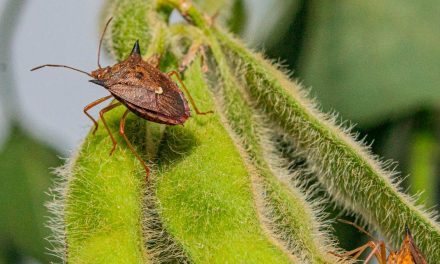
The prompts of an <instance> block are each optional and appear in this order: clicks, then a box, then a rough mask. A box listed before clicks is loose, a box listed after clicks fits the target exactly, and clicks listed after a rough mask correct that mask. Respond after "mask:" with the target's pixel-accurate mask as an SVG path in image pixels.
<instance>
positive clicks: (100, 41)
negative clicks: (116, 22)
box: [98, 17, 113, 69]
mask: <svg viewBox="0 0 440 264" xmlns="http://www.w3.org/2000/svg"><path fill="white" fill-rule="evenodd" d="M112 19H113V17H111V18H110V19H109V20H108V21H107V23H106V24H105V27H104V31H103V32H102V35H101V39H100V40H99V48H98V67H99V68H100V69H101V68H102V67H101V64H100V63H99V57H101V46H102V40H103V39H104V35H105V32H106V31H107V27H108V25H109V24H110V22H111V21H112Z"/></svg>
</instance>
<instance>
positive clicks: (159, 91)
mask: <svg viewBox="0 0 440 264" xmlns="http://www.w3.org/2000/svg"><path fill="white" fill-rule="evenodd" d="M154 92H155V93H157V94H162V93H163V89H162V87H158V88H156V90H155V91H154Z"/></svg>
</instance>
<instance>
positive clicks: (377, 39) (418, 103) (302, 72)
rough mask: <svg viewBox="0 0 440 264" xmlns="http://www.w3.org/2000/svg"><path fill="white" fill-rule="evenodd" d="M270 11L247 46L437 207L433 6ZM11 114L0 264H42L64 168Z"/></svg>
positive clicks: (346, 234) (348, 233)
mask: <svg viewBox="0 0 440 264" xmlns="http://www.w3.org/2000/svg"><path fill="white" fill-rule="evenodd" d="M10 2H11V3H12V2H14V1H10ZM200 2H202V1H200ZM287 2H288V3H287ZM431 2H432V3H431ZM246 3H249V2H246ZM272 3H274V5H278V6H282V7H284V8H279V9H277V10H278V13H277V16H270V10H267V11H266V12H268V14H269V15H267V16H264V17H262V19H261V22H260V23H265V20H267V19H274V21H273V23H271V24H272V25H273V26H272V28H271V29H270V30H268V31H264V32H259V33H258V34H260V35H257V36H252V39H254V40H256V41H258V43H253V44H254V46H256V47H264V48H265V49H266V50H267V54H269V56H270V57H272V58H273V59H278V58H281V60H282V61H284V62H285V64H286V67H287V68H289V69H291V70H294V75H295V77H297V78H299V79H300V80H302V81H303V82H304V83H305V84H306V85H307V86H311V87H312V94H313V95H315V96H316V97H317V99H318V101H319V102H320V104H322V106H323V108H324V109H325V110H335V111H336V112H339V113H341V116H342V117H343V118H344V119H348V120H351V121H353V122H354V123H358V124H359V126H358V129H357V130H358V131H359V132H360V133H361V135H368V138H367V139H368V141H371V140H373V139H375V141H374V143H373V145H372V147H373V150H374V152H375V153H377V154H380V155H382V156H384V157H385V158H392V159H394V160H397V161H399V164H400V166H399V169H400V170H401V171H402V175H403V176H405V175H408V174H409V175H410V176H409V177H407V178H406V180H405V181H403V183H402V184H403V185H404V186H411V189H410V191H411V192H412V193H416V192H419V191H423V190H425V192H424V193H423V195H422V198H423V199H422V200H421V201H424V202H425V203H426V204H427V205H428V206H435V205H438V203H439V193H440V192H439V186H440V182H439V180H438V177H437V175H438V172H439V168H440V166H439V137H440V136H439V135H440V117H439V116H440V115H439V110H440V109H439V102H440V101H439V99H440V87H439V84H440V79H439V78H440V77H439V76H440V75H439V74H438V73H439V72H440V68H439V66H440V64H439V63H438V62H439V61H440V35H439V33H438V24H439V22H440V21H439V16H438V15H437V14H438V13H439V11H440V10H439V9H440V5H438V3H436V2H435V1H430V2H426V1H425V2H414V1H409V0H405V1H398V2H396V1H378V0H377V1H368V2H365V1H360V0H357V1H337V2H322V1H316V0H313V1H305V0H304V1H281V0H278V1H275V0H272ZM244 7H245V4H244V2H243V1H234V4H233V9H232V10H233V12H232V14H231V15H230V16H229V17H228V23H229V25H230V26H231V28H232V29H234V30H235V32H241V33H242V34H245V32H246V31H245V27H244V26H243V25H246V21H247V18H248V17H249V16H250V15H251V14H249V13H246V10H249V9H246V8H244ZM11 8H12V6H11ZM14 8H15V7H14ZM13 10H16V12H17V14H18V13H19V11H20V9H19V8H17V9H13ZM210 12H212V13H215V10H211V11H210ZM6 16H7V13H4V14H2V17H1V19H2V23H4V21H5V19H6V18H7V17H6ZM17 17H18V16H17ZM1 28H2V32H1V33H2V40H3V39H7V38H8V37H9V38H12V33H13V32H12V31H13V29H9V30H10V31H8V32H9V34H5V33H7V32H6V30H5V27H1ZM9 48H10V46H8V42H5V41H2V46H1V50H0V52H1V53H0V54H2V56H9V55H7V54H8V49H9ZM9 74H10V73H9ZM3 80H4V79H3ZM3 80H2V81H3ZM4 83H6V85H7V86H8V87H7V89H8V91H9V92H7V93H5V92H4V91H5V90H3V91H2V92H3V93H2V94H1V96H2V99H3V100H2V102H6V101H7V100H13V99H11V98H13V96H14V93H13V86H14V82H13V81H10V82H4ZM6 98H7V99H6ZM5 105H7V104H2V106H5ZM6 107H8V106H6ZM79 111H80V109H79ZM9 114H10V132H9V138H8V139H7V140H6V143H3V145H2V146H1V149H0V182H1V185H0V201H1V203H0V263H14V262H19V261H21V260H22V259H23V258H24V257H25V256H32V257H33V258H35V259H38V260H40V261H41V262H43V263H46V262H48V261H49V260H50V256H48V255H47V254H44V252H45V249H44V248H45V247H46V244H45V243H46V242H45V241H44V240H43V238H44V237H46V236H47V235H48V230H47V229H46V228H45V227H44V221H45V219H44V215H45V214H46V213H45V209H44V207H43V203H44V201H45V200H47V198H48V197H47V196H46V195H45V194H44V192H45V191H47V189H48V186H49V184H50V179H51V177H52V176H51V173H50V169H49V168H52V167H56V166H58V165H59V164H60V163H61V161H60V160H59V159H58V157H57V153H56V151H54V150H53V148H52V147H53V146H47V145H46V144H44V143H42V142H40V141H39V140H38V139H35V138H33V137H32V136H30V135H29V134H28V133H27V132H26V131H25V130H23V129H22V128H21V125H20V124H19V123H17V122H16V121H17V120H16V119H17V117H18V115H17V113H12V112H9ZM164 184H165V183H164ZM339 217H343V218H349V216H341V215H339ZM336 230H337V231H336V232H337V235H338V237H339V241H340V242H341V245H342V246H343V247H345V248H347V249H352V248H354V247H356V244H359V243H362V241H361V240H362V236H360V235H359V233H357V232H356V231H354V230H353V229H352V228H350V227H345V226H343V225H338V226H337V227H336ZM356 242H357V243H356Z"/></svg>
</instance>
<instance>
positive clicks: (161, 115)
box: [31, 19, 212, 178]
mask: <svg viewBox="0 0 440 264" xmlns="http://www.w3.org/2000/svg"><path fill="white" fill-rule="evenodd" d="M110 21H111V19H110V20H109V21H108V22H107V24H106V26H105V28H104V32H103V33H102V36H101V40H100V43H99V49H98V67H99V68H98V69H97V70H95V71H92V72H91V73H88V72H85V71H82V70H78V69H76V68H73V67H70V66H66V65H59V64H45V65H41V66H38V67H35V68H33V69H32V70H31V71H34V70H37V69H40V68H43V67H63V68H68V69H71V70H75V71H78V72H81V73H84V74H86V75H88V76H90V77H92V78H93V80H90V82H92V83H95V84H98V85H100V86H103V87H104V88H106V89H107V90H108V91H109V92H110V94H111V95H108V96H105V97H103V98H100V99H98V100H96V101H94V102H92V103H90V104H88V105H87V106H86V107H84V113H85V114H86V115H87V116H88V117H89V118H90V120H92V121H93V123H94V124H95V128H94V130H93V134H94V133H95V132H96V130H97V128H98V122H97V121H96V120H95V119H94V118H93V117H92V116H91V115H90V114H89V113H88V112H87V111H88V110H90V109H91V108H93V107H94V106H96V105H98V104H100V103H102V102H104V101H106V100H108V99H110V98H115V99H116V100H117V101H118V102H116V103H113V104H110V105H109V106H107V107H105V108H103V109H102V110H101V111H100V112H99V116H100V119H101V120H102V123H103V124H104V126H105V128H106V130H107V132H108V134H109V136H110V138H111V140H112V142H113V147H112V149H111V151H110V155H111V154H112V153H113V152H114V150H115V148H116V144H117V143H116V140H115V139H114V137H113V135H112V132H111V130H110V128H109V127H108V125H107V122H106V121H105V118H104V114H105V113H106V112H108V111H110V110H112V109H114V108H116V107H118V106H120V105H122V104H123V105H125V106H126V107H127V110H126V111H125V113H124V114H123V115H122V118H121V120H120V124H119V133H120V134H121V136H122V137H123V138H124V139H125V141H126V143H127V146H128V147H129V149H130V150H131V151H132V152H133V154H134V155H135V156H136V158H137V159H138V160H139V161H140V162H141V164H142V166H143V167H144V168H145V172H146V174H147V178H148V176H149V169H148V166H147V164H146V163H145V162H144V161H143V159H142V158H141V157H140V156H139V154H138V153H137V152H136V150H135V149H134V147H133V146H132V144H131V143H130V141H129V140H128V138H127V136H126V135H125V120H126V118H127V115H128V113H129V112H133V113H135V114H136V115H137V116H139V117H141V118H143V119H146V120H149V121H152V122H155V123H161V124H167V125H179V124H183V123H184V122H185V121H186V120H187V119H188V118H189V117H190V116H191V113H190V109H189V106H188V102H187V100H186V98H185V95H184V94H183V92H182V91H181V90H180V89H179V87H178V86H177V84H176V83H175V82H173V81H172V80H171V76H172V75H175V76H176V78H177V79H178V81H179V82H180V84H181V86H182V88H183V89H184V90H185V92H186V93H187V95H188V99H189V100H190V102H191V105H192V106H193V108H194V111H195V112H196V113H197V114H207V113H212V111H208V112H200V111H199V110H198V108H197V106H196V105H195V103H194V100H193V98H192V97H191V94H190V93H189V91H188V89H187V88H186V86H185V84H184V83H183V82H182V80H181V79H180V77H179V74H178V73H177V72H176V71H171V72H169V73H167V74H165V73H162V72H161V71H160V70H158V69H157V68H156V67H155V66H153V65H151V64H150V63H148V62H147V61H144V60H143V59H142V57H141V51H140V47H139V41H136V42H135V44H134V47H133V50H132V51H131V54H130V55H129V56H128V58H127V59H126V60H124V61H122V62H120V63H117V64H115V65H113V66H109V67H105V68H102V67H101V65H100V64H99V57H100V53H101V46H102V39H103V36H104V34H105V31H106V29H107V27H108V25H109V23H110Z"/></svg>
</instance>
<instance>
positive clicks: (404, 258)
mask: <svg viewBox="0 0 440 264" xmlns="http://www.w3.org/2000/svg"><path fill="white" fill-rule="evenodd" d="M338 221H339V222H342V223H344V224H348V225H351V226H354V227H355V228H357V229H358V230H359V231H360V232H362V233H364V234H367V235H368V236H369V237H371V238H373V237H372V236H371V235H370V234H369V233H368V232H367V231H365V229H363V228H362V227H360V226H358V225H356V224H355V223H353V222H350V221H346V220H342V219H338ZM405 230H406V236H405V239H404V240H403V242H402V246H401V247H400V250H398V251H393V250H390V249H388V251H389V254H388V257H387V255H386V252H387V248H386V246H385V242H383V241H368V242H367V243H366V244H365V245H363V246H360V247H358V248H355V249H353V250H351V251H348V252H345V253H344V254H335V255H336V256H338V257H341V258H342V257H351V260H357V259H358V258H359V257H360V255H361V254H362V253H363V252H364V251H366V250H367V249H368V248H370V249H371V252H370V254H369V255H368V256H367V258H366V259H365V262H364V264H367V263H369V262H370V260H372V259H373V257H375V258H376V259H377V262H378V263H379V264H427V263H428V262H427V261H426V259H425V257H423V255H422V253H421V251H420V249H419V248H418V247H417V246H416V244H415V242H414V239H413V237H412V235H411V232H410V230H409V228H408V226H405ZM373 240H374V239H373Z"/></svg>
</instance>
